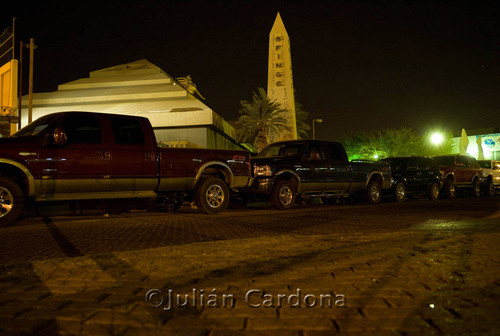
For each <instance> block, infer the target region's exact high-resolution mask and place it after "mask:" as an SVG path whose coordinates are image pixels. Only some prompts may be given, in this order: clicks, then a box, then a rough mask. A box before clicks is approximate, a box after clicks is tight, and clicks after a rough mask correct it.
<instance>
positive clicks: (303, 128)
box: [294, 91, 311, 139]
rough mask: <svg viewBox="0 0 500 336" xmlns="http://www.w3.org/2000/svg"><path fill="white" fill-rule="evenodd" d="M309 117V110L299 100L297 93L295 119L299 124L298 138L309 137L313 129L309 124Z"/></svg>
mask: <svg viewBox="0 0 500 336" xmlns="http://www.w3.org/2000/svg"><path fill="white" fill-rule="evenodd" d="M294 93H295V91H294ZM308 119H309V112H307V111H305V110H304V108H303V105H302V104H301V103H300V102H299V101H298V99H297V94H296V93H295V121H296V124H297V138H298V139H307V138H309V131H310V130H311V126H309V122H308Z"/></svg>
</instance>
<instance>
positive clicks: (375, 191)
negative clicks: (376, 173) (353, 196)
mask: <svg viewBox="0 0 500 336" xmlns="http://www.w3.org/2000/svg"><path fill="white" fill-rule="evenodd" d="M370 196H371V198H372V200H374V201H378V199H379V198H380V190H379V188H378V186H377V185H375V184H374V185H373V186H372V187H371V188H370Z"/></svg>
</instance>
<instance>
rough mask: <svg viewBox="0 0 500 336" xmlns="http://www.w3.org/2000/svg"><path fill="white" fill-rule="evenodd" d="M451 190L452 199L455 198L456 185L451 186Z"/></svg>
mask: <svg viewBox="0 0 500 336" xmlns="http://www.w3.org/2000/svg"><path fill="white" fill-rule="evenodd" d="M449 188H450V195H451V196H452V197H455V185H454V184H451V185H450V187H449Z"/></svg>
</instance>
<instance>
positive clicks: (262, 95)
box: [236, 88, 290, 152]
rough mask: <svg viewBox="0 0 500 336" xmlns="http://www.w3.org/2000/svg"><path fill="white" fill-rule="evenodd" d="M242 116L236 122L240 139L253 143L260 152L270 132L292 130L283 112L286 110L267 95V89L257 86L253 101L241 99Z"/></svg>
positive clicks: (267, 140)
mask: <svg viewBox="0 0 500 336" xmlns="http://www.w3.org/2000/svg"><path fill="white" fill-rule="evenodd" d="M240 104H241V108H240V110H239V111H238V113H239V114H240V117H239V118H238V122H237V123H236V129H237V133H238V138H239V141H241V142H249V143H252V144H253V145H254V146H255V147H256V148H257V150H258V151H259V152H260V151H261V150H262V149H263V148H264V147H265V146H267V145H268V143H269V134H270V132H276V133H279V132H282V131H290V128H289V127H288V126H287V122H286V119H285V118H283V117H282V113H283V112H285V111H286V110H285V109H283V108H282V107H281V104H279V103H277V102H276V100H273V101H271V100H270V99H269V98H268V97H267V93H266V90H264V89H263V88H257V92H253V96H252V101H251V102H248V101H246V100H242V101H240Z"/></svg>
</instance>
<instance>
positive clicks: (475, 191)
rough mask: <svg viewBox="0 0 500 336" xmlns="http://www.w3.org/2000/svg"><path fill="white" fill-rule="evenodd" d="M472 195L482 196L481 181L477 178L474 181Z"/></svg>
mask: <svg viewBox="0 0 500 336" xmlns="http://www.w3.org/2000/svg"><path fill="white" fill-rule="evenodd" d="M470 193H471V196H472V197H479V196H481V183H480V182H479V179H475V180H474V181H473V182H472V189H471V191H470Z"/></svg>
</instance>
